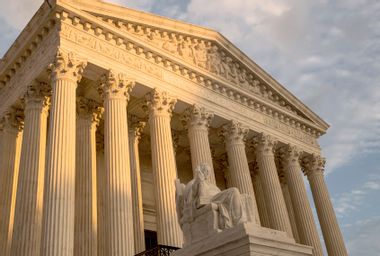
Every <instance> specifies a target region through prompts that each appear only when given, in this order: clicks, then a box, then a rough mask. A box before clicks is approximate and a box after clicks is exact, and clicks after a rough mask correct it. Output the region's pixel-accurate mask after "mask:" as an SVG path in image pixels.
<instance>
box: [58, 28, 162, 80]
mask: <svg viewBox="0 0 380 256" xmlns="http://www.w3.org/2000/svg"><path fill="white" fill-rule="evenodd" d="M61 36H62V37H64V38H66V39H68V40H70V41H72V42H74V43H77V44H80V45H82V46H85V47H87V48H90V49H92V50H94V51H96V52H98V53H100V54H102V55H105V56H107V57H110V58H112V59H114V60H116V61H118V62H120V63H123V64H125V65H127V66H130V67H132V68H136V69H138V70H141V71H143V72H146V73H149V74H151V75H153V76H155V77H157V78H160V79H162V70H161V69H160V68H158V67H156V66H155V65H153V64H151V63H149V62H147V61H146V60H144V59H141V58H139V57H136V56H133V55H131V54H130V53H128V52H127V51H121V50H120V48H118V47H116V46H113V45H112V44H111V43H108V42H106V41H102V40H100V39H98V38H96V37H95V36H93V35H91V34H88V33H84V32H82V31H80V30H78V29H76V28H75V27H72V26H70V25H68V24H65V23H62V26H61Z"/></svg>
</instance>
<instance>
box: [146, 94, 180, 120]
mask: <svg viewBox="0 0 380 256" xmlns="http://www.w3.org/2000/svg"><path fill="white" fill-rule="evenodd" d="M145 99H146V108H147V109H148V111H149V114H153V115H164V116H165V115H167V116H169V117H171V116H172V114H173V109H174V106H175V104H176V103H177V99H176V98H174V97H172V96H171V95H169V93H168V92H165V91H161V90H160V89H158V88H155V89H153V91H151V92H150V93H148V94H147V95H145Z"/></svg>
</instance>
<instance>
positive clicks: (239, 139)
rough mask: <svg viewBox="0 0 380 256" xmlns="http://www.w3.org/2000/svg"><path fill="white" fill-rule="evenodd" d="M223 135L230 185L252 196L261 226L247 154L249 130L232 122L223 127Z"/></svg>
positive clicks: (253, 206) (257, 219)
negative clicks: (246, 145)
mask: <svg viewBox="0 0 380 256" xmlns="http://www.w3.org/2000/svg"><path fill="white" fill-rule="evenodd" d="M223 133H224V138H225V144H226V151H227V156H228V165H229V175H228V179H229V181H228V184H229V186H231V187H236V188H237V189H239V191H240V193H242V194H247V195H250V196H251V199H252V208H253V211H254V212H253V213H254V222H255V223H256V224H257V225H260V217H259V211H258V209H257V203H256V197H255V192H254V190H253V184H252V179H251V175H250V171H249V166H248V160H247V155H246V152H245V137H246V135H247V134H248V128H246V127H244V126H242V125H241V124H240V123H238V122H235V121H231V122H230V123H229V124H227V125H225V126H224V127H223Z"/></svg>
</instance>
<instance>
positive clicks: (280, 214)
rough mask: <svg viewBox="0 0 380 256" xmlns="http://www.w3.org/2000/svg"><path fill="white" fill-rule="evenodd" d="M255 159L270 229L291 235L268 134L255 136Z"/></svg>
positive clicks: (271, 140) (272, 143)
mask: <svg viewBox="0 0 380 256" xmlns="http://www.w3.org/2000/svg"><path fill="white" fill-rule="evenodd" d="M257 143H258V144H257V148H256V159H257V164H258V166H259V173H260V175H259V176H260V178H261V183H262V188H263V192H264V197H265V201H266V205H267V212H268V216H269V221H270V227H271V228H272V229H276V230H281V231H285V232H286V233H288V235H289V237H292V228H291V225H290V221H289V216H288V213H287V209H286V205H285V201H284V197H283V195H282V190H281V185H280V181H279V178H278V174H277V169H276V163H275V160H274V154H273V147H274V145H275V141H274V140H273V139H272V138H271V137H270V136H269V135H264V134H261V135H259V136H258V137H257Z"/></svg>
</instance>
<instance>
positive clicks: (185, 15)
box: [0, 0, 380, 256]
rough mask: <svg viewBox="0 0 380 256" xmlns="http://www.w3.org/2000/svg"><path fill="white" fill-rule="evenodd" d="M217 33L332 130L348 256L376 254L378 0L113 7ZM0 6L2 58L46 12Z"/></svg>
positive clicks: (23, 1)
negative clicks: (35, 18)
mask: <svg viewBox="0 0 380 256" xmlns="http://www.w3.org/2000/svg"><path fill="white" fill-rule="evenodd" d="M109 2H113V3H116V4H120V5H124V6H127V7H130V8H135V9H139V10H143V11H147V12H152V13H156V14H159V15H162V16H166V17H170V18H174V19H180V20H183V21H186V22H190V23H193V24H197V25H201V26H206V27H210V28H213V29H215V30H217V31H219V32H221V33H222V34H223V35H225V36H226V37H227V38H228V39H229V40H230V41H231V42H233V43H234V44H235V45H236V46H237V47H239V48H240V49H241V50H242V51H243V52H245V53H246V54H247V55H248V56H249V57H250V58H251V59H253V60H254V61H255V62H256V63H257V64H258V65H260V66H261V67H262V68H263V69H264V70H266V71H267V72H268V73H269V74H271V75H272V76H273V77H274V78H275V79H276V80H277V81H279V82H280V83H281V84H283V85H284V86H285V87H286V88H287V89H288V90H289V91H291V92H292V93H293V94H294V95H295V96H297V97H298V98H299V99H300V100H302V101H303V102H304V103H305V104H306V105H308V106H309V107H310V108H311V109H312V110H313V111H314V112H316V113H317V114H318V115H319V116H320V117H322V118H323V119H324V120H325V121H327V122H328V123H329V124H330V125H331V127H330V129H329V130H328V132H327V134H326V135H324V136H322V138H321V139H320V144H321V146H322V150H323V154H324V156H325V157H326V159H327V163H326V171H325V174H326V181H327V184H328V187H329V190H330V195H331V197H332V201H333V204H334V207H335V210H336V214H337V218H338V221H339V223H340V226H341V229H342V232H343V235H344V238H345V241H346V245H347V248H348V250H349V253H350V255H368V256H372V255H376V256H379V255H380V243H379V241H380V199H379V196H380V1H378V0H331V1H330V0H314V1H305V0H207V1H204V0H161V1H158V0H155V1H154V0H140V1H136V0H110V1H109ZM41 3H42V1H41V0H13V1H8V0H0V23H1V24H2V26H0V35H1V37H0V56H3V55H4V53H5V52H6V51H7V49H8V48H9V46H10V45H11V43H12V42H13V41H14V40H15V38H16V37H17V35H18V34H19V33H20V31H21V30H22V28H23V27H24V26H25V25H26V23H27V22H28V21H29V20H30V18H31V17H32V15H33V14H34V13H35V12H36V10H37V9H38V7H39V6H40V5H41Z"/></svg>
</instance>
